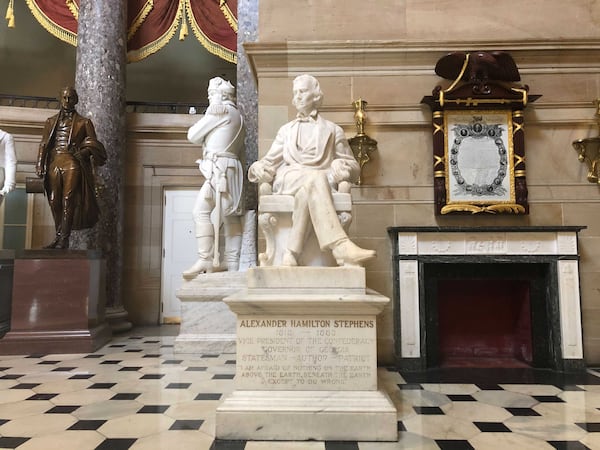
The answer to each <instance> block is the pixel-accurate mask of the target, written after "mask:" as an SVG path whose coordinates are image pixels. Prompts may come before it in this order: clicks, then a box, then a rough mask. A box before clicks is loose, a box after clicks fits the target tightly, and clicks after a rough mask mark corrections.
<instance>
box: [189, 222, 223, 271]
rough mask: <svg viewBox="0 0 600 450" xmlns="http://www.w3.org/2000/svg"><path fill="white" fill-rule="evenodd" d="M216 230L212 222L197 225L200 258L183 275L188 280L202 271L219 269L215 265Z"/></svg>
mask: <svg viewBox="0 0 600 450" xmlns="http://www.w3.org/2000/svg"><path fill="white" fill-rule="evenodd" d="M213 233H214V231H213V226H212V224H210V223H209V224H204V223H202V224H197V225H196V241H197V243H198V260H197V261H196V262H195V263H194V264H193V265H192V266H191V267H190V268H189V269H187V270H184V271H183V273H182V275H183V278H184V279H186V280H191V279H193V278H194V277H196V276H197V275H199V274H201V273H210V272H215V271H218V270H219V267H214V266H213V247H214V234H213Z"/></svg>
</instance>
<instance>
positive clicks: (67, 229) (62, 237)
mask: <svg viewBox="0 0 600 450" xmlns="http://www.w3.org/2000/svg"><path fill="white" fill-rule="evenodd" d="M64 202H65V208H64V210H63V214H62V219H61V223H60V233H58V236H59V237H58V241H57V242H56V245H55V246H54V248H60V249H68V248H69V237H70V236H71V227H72V226H73V208H72V207H71V205H70V203H71V202H70V199H68V198H65V199H64Z"/></svg>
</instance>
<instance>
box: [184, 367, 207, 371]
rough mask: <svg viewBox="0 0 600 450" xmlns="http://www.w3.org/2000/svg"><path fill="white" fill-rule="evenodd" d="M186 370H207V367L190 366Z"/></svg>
mask: <svg viewBox="0 0 600 450" xmlns="http://www.w3.org/2000/svg"><path fill="white" fill-rule="evenodd" d="M185 370H186V372H205V371H206V367H188V368H187V369H185Z"/></svg>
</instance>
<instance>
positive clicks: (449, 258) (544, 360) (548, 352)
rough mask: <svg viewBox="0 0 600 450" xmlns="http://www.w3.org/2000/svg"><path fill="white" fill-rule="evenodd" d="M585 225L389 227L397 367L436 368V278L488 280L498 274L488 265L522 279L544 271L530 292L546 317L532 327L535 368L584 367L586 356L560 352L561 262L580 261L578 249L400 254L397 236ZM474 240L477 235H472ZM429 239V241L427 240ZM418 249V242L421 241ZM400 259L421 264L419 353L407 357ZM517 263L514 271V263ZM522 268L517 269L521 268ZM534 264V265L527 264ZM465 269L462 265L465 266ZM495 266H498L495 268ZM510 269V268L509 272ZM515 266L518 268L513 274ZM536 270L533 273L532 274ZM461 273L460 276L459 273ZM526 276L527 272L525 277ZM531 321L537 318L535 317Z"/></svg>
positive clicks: (544, 230)
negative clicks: (571, 356)
mask: <svg viewBox="0 0 600 450" xmlns="http://www.w3.org/2000/svg"><path fill="white" fill-rule="evenodd" d="M585 228H587V227H585V226H511V227H506V226H482V227H463V226H444V227H436V226H398V227H389V228H388V229H387V230H388V234H389V236H390V239H391V243H392V247H393V251H392V268H393V274H394V280H393V281H394V298H393V306H394V340H395V348H396V361H397V366H398V367H399V368H401V369H403V370H424V369H431V368H435V367H436V359H435V343H436V339H437V334H436V333H437V331H436V328H435V325H434V326H432V323H433V322H435V318H436V314H437V311H436V310H435V306H434V305H435V299H433V296H435V295H437V294H436V289H435V288H432V286H434V287H435V285H436V284H437V282H438V280H440V279H445V278H456V277H458V278H460V272H461V270H462V272H463V273H464V274H466V275H463V276H467V275H468V274H470V273H473V272H474V271H476V272H478V276H480V277H483V278H486V277H493V276H495V275H494V274H493V273H490V274H486V273H484V272H485V270H484V269H485V267H488V268H489V269H490V272H494V273H499V272H501V273H503V274H504V275H502V276H504V277H506V276H509V275H507V274H510V273H513V274H514V273H517V275H518V276H519V277H521V275H522V273H525V272H527V271H529V269H531V270H532V271H533V272H536V273H537V272H539V273H541V274H542V275H535V276H534V275H531V276H530V277H529V278H530V279H531V283H532V284H531V286H532V288H531V289H533V291H532V292H534V293H535V295H538V297H539V298H537V300H535V301H536V302H537V305H538V313H537V317H543V319H544V323H543V324H534V326H533V327H532V328H533V330H534V333H536V334H537V336H534V347H535V346H537V347H536V348H537V349H538V350H537V351H538V354H537V356H535V355H534V367H536V368H538V367H539V368H549V369H553V370H559V371H580V370H584V369H585V364H584V360H583V359H566V358H563V356H562V353H561V326H560V311H559V309H560V308H559V275H558V268H557V267H558V262H559V261H565V260H572V261H578V260H579V251H578V249H577V251H576V252H569V253H566V254H563V253H561V252H560V251H559V250H557V251H555V252H552V253H550V254H546V253H539V252H538V253H532V254H527V252H523V253H522V254H514V253H512V254H504V253H502V252H489V253H483V252H474V253H465V254H451V253H450V254H447V253H444V252H440V253H439V254H437V253H432V252H431V251H427V252H419V249H418V248H417V249H415V251H413V252H410V253H408V252H407V253H400V249H399V234H400V235H402V233H408V234H413V233H414V234H416V235H417V236H422V235H429V237H430V235H431V234H436V233H440V234H449V233H466V234H468V235H469V237H472V236H473V235H474V234H477V233H497V234H501V233H506V234H512V233H520V234H522V233H528V232H532V233H574V234H575V236H578V233H579V232H580V231H581V230H583V229H585ZM473 239H476V237H473ZM426 240H427V239H426ZM417 247H418V245H417ZM402 261H416V262H417V267H418V274H417V276H418V291H419V292H418V309H419V314H418V315H419V324H418V327H417V328H418V329H419V330H420V332H419V333H420V342H421V343H420V348H421V351H420V356H419V357H404V356H403V354H402V351H401V326H402V325H401V319H400V315H401V308H402V305H403V304H404V301H402V302H401V299H400V283H401V275H400V268H399V264H400V263H401V262H402ZM511 266H513V269H511V268H510V267H511ZM519 266H520V267H521V268H522V270H521V272H519V269H518V267H519ZM529 266H530V267H529ZM461 267H462V269H461ZM492 267H495V268H494V269H492ZM511 270H512V272H511ZM515 270H517V272H515ZM533 272H532V273H533ZM457 274H458V275H457ZM525 278H527V276H525ZM532 323H533V321H532Z"/></svg>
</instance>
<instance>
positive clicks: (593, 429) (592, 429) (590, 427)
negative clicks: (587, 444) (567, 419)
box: [575, 422, 600, 433]
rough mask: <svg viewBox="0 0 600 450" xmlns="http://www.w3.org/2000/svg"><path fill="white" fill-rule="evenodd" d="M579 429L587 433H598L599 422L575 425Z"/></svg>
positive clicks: (599, 431)
mask: <svg viewBox="0 0 600 450" xmlns="http://www.w3.org/2000/svg"><path fill="white" fill-rule="evenodd" d="M575 425H577V426H578V427H579V428H583V429H584V430H585V431H587V432H588V433H600V422H584V423H576V424H575Z"/></svg>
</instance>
